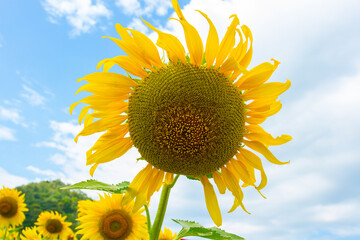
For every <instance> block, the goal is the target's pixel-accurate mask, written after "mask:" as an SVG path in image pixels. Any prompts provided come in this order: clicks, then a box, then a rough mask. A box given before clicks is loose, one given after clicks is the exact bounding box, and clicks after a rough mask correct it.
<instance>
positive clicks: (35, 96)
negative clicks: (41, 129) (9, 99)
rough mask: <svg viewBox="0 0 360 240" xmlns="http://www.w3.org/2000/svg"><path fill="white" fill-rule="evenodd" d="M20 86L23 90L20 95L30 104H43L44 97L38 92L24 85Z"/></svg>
mask: <svg viewBox="0 0 360 240" xmlns="http://www.w3.org/2000/svg"><path fill="white" fill-rule="evenodd" d="M22 88H23V90H24V91H23V93H21V97H23V98H24V99H25V100H26V101H27V102H28V103H29V104H30V105H32V106H42V105H44V104H45V100H46V98H45V97H44V96H42V95H41V94H40V93H38V92H37V91H35V90H34V89H32V88H30V87H28V86H26V85H22Z"/></svg>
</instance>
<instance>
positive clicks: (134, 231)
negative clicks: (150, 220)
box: [77, 194, 149, 240]
mask: <svg viewBox="0 0 360 240" xmlns="http://www.w3.org/2000/svg"><path fill="white" fill-rule="evenodd" d="M122 199H123V195H121V194H112V195H110V194H105V195H104V197H102V196H101V195H100V200H99V201H92V202H90V201H87V202H85V201H83V202H82V203H86V204H79V209H78V211H79V213H81V216H80V217H79V218H78V219H77V220H78V221H79V222H80V225H79V226H78V227H77V228H78V229H79V231H77V234H83V236H82V238H81V239H90V240H100V239H105V240H107V239H108V240H113V239H122V240H142V239H148V238H149V236H148V233H147V226H146V217H145V216H143V215H141V213H142V212H144V209H141V210H139V211H137V212H133V206H134V203H133V202H130V203H128V204H122V203H121V202H122Z"/></svg>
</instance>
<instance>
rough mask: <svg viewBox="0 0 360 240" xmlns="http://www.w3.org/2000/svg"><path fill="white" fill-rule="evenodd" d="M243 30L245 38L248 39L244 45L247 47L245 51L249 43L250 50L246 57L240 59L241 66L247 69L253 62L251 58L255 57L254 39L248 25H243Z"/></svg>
mask: <svg viewBox="0 0 360 240" xmlns="http://www.w3.org/2000/svg"><path fill="white" fill-rule="evenodd" d="M241 30H242V31H243V33H244V35H245V38H246V39H247V40H246V42H245V43H244V45H245V46H244V49H245V47H247V43H248V42H250V48H249V50H248V51H247V52H246V53H245V55H244V56H241V58H240V59H239V64H240V65H241V66H243V67H245V68H247V67H248V66H249V64H250V62H251V58H252V55H253V47H252V42H253V37H252V34H251V31H250V29H249V28H248V27H247V26H246V25H242V26H241Z"/></svg>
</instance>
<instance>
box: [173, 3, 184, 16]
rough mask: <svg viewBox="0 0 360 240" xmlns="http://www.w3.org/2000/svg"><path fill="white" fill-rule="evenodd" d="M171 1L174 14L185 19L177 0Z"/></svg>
mask: <svg viewBox="0 0 360 240" xmlns="http://www.w3.org/2000/svg"><path fill="white" fill-rule="evenodd" d="M171 3H172V5H173V8H174V10H175V12H176V14H177V15H178V17H179V19H180V20H185V17H184V15H183V14H182V11H181V8H180V5H179V3H178V1H177V0H171Z"/></svg>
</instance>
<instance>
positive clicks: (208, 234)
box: [173, 219, 245, 240]
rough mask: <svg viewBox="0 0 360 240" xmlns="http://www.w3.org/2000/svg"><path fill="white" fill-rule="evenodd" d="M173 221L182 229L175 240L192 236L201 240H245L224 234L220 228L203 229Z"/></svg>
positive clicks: (192, 223)
mask: <svg viewBox="0 0 360 240" xmlns="http://www.w3.org/2000/svg"><path fill="white" fill-rule="evenodd" d="M173 221H174V222H176V223H178V224H180V225H181V226H182V229H181V231H180V232H179V233H178V235H177V236H176V239H180V238H183V237H188V236H193V237H202V238H207V239H214V240H227V239H229V240H245V239H244V238H242V237H239V236H237V235H235V234H231V233H228V232H225V231H224V230H221V229H220V228H217V227H212V228H205V227H203V226H202V225H200V224H199V223H196V222H192V221H184V220H175V219H173Z"/></svg>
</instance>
